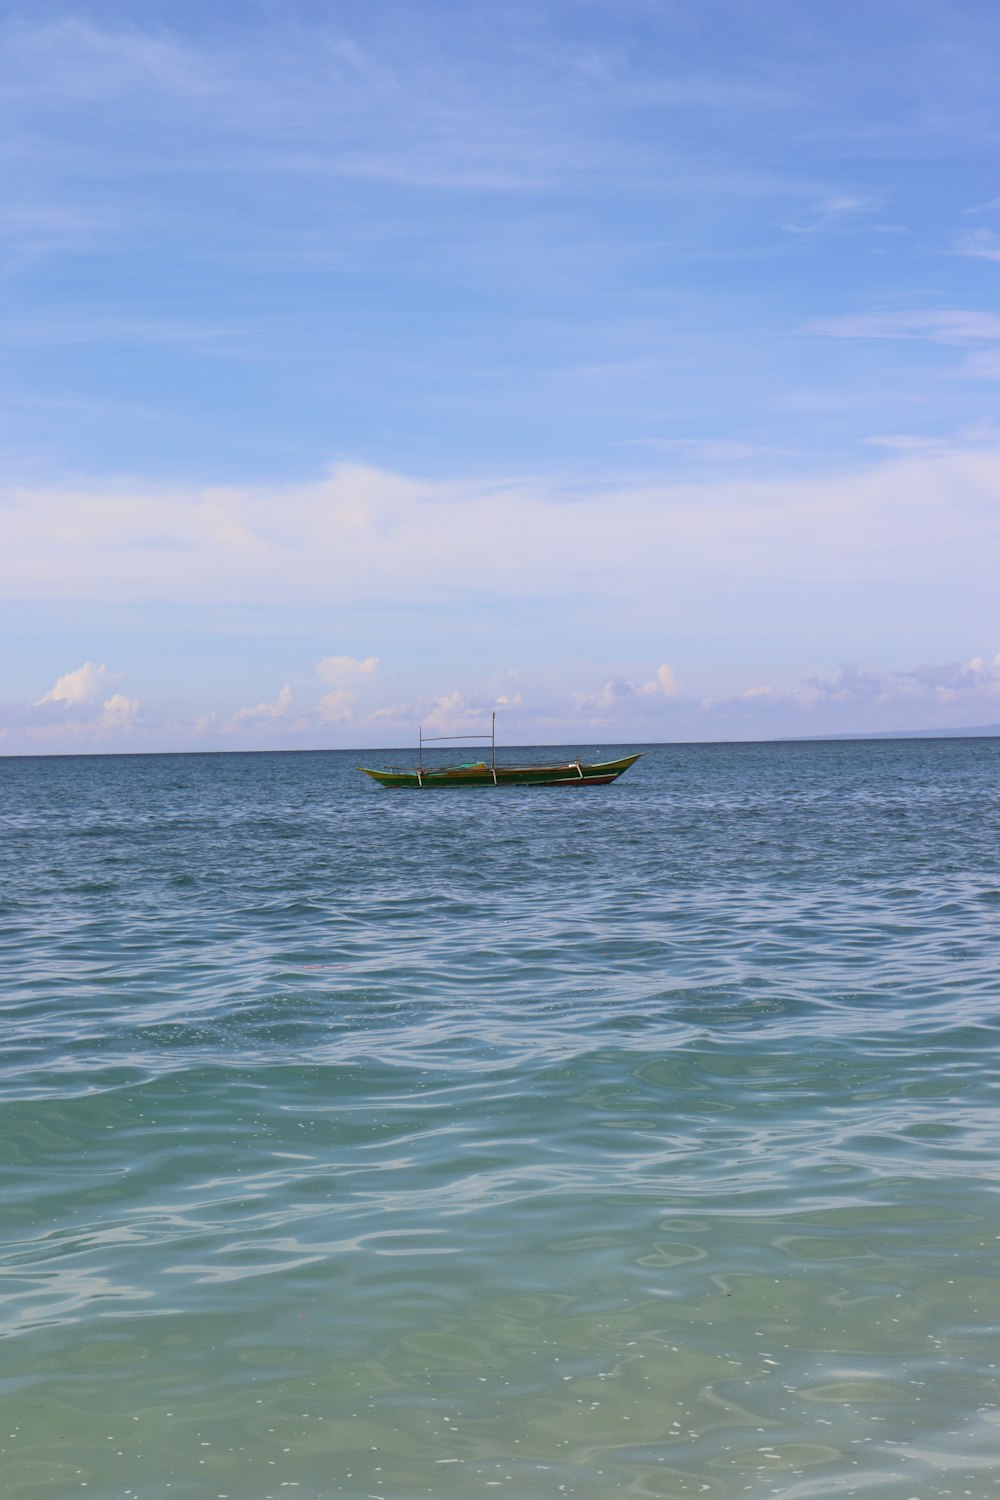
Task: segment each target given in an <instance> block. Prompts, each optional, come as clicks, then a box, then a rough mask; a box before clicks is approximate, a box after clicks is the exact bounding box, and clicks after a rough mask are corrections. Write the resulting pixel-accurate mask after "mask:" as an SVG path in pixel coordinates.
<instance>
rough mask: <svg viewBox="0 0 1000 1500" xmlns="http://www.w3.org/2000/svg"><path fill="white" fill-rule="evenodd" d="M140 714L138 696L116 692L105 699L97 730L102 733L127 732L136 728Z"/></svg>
mask: <svg viewBox="0 0 1000 1500" xmlns="http://www.w3.org/2000/svg"><path fill="white" fill-rule="evenodd" d="M138 715H139V700H138V698H126V696H125V694H124V693H114V694H113V695H112V696H111V697H110V698H107V699H105V701H104V704H103V711H102V713H101V717H100V719H99V720H98V721H97V725H96V728H97V731H98V733H99V734H101V735H112V734H123V733H125V734H127V733H129V732H130V731H131V730H132V729H134V728H135V723H136V719H137V718H138Z"/></svg>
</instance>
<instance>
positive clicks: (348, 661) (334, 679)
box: [316, 656, 378, 687]
mask: <svg viewBox="0 0 1000 1500" xmlns="http://www.w3.org/2000/svg"><path fill="white" fill-rule="evenodd" d="M316 671H317V672H318V673H319V675H320V677H321V678H322V679H323V681H324V682H327V683H329V684H330V686H331V687H336V686H339V685H340V684H341V683H343V682H348V681H353V680H355V679H357V678H358V677H359V676H371V674H372V673H373V672H377V671H378V657H377V656H366V657H365V658H364V660H363V661H361V660H359V659H358V657H356V656H324V657H323V659H322V661H318V662H317V663H316Z"/></svg>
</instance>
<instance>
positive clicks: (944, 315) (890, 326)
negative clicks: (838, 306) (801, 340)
mask: <svg viewBox="0 0 1000 1500" xmlns="http://www.w3.org/2000/svg"><path fill="white" fill-rule="evenodd" d="M808 330H809V332H811V333H821V334H826V335H827V336H828V337H829V338H837V339H929V340H931V341H932V342H933V343H937V344H971V343H979V342H982V341H989V342H995V341H1000V317H998V316H997V314H996V313H988V312H977V311H975V310H968V309H961V308H957V309H941V310H934V311H930V310H928V311H913V312H887V313H857V314H847V315H845V316H843V317H839V318H820V319H817V320H816V321H815V322H812V323H810V324H809V325H808Z"/></svg>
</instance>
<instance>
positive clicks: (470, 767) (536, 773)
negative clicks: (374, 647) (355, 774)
mask: <svg viewBox="0 0 1000 1500" xmlns="http://www.w3.org/2000/svg"><path fill="white" fill-rule="evenodd" d="M443 740H463V741H465V742H466V743H468V741H469V740H489V741H490V759H489V761H486V760H474V761H467V762H465V764H463V765H458V766H435V765H425V763H424V746H425V745H429V744H437V743H440V742H441V741H443ZM641 754H642V752H641V751H639V752H637V753H636V754H635V755H626V756H623V757H622V759H621V760H605V761H590V762H587V761H582V760H581V759H580V757H579V756H577V758H576V760H569V761H561V762H559V763H557V764H555V765H544V766H504V765H500V766H498V765H497V755H496V713H495V712H494V714H493V722H492V727H491V730H490V733H489V734H438V735H430V736H426V735H425V734H424V732H423V728H422V727H421V729H420V734H419V739H418V749H417V764H416V767H415V768H413V769H411V770H405V771H403V770H396V769H394V768H392V767H388V768H386V769H385V770H383V771H376V770H373V769H372V768H371V767H370V766H359V767H358V770H359V771H363V772H364V773H365V775H366V776H370V777H371V779H372V780H373V781H377V782H378V784H379V786H385V787H419V788H421V789H423V788H430V787H449V786H451V787H455V786H469V787H472V786H606V785H607V784H608V782H609V781H617V779H618V777H619V776H621V775H622V773H623V772H625V771H627V770H628V768H629V766H634V765H635V763H636V761H637V760H639V758H640V756H641Z"/></svg>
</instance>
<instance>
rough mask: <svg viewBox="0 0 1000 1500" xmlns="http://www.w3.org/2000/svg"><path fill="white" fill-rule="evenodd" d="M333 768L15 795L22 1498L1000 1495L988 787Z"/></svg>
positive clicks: (835, 769)
mask: <svg viewBox="0 0 1000 1500" xmlns="http://www.w3.org/2000/svg"><path fill="white" fill-rule="evenodd" d="M633 748H637V747H634V746H629V745H624V746H621V747H617V746H615V747H606V748H602V750H601V752H600V758H611V756H612V755H613V754H618V753H621V754H624V753H626V752H628V751H629V750H630V749H633ZM569 749H570V751H571V752H572V753H574V754H575V753H576V752H577V751H578V750H582V751H585V750H586V747H584V746H576V745H574V746H572V747H569ZM549 754H551V752H546V753H545V756H544V757H542V758H547V756H548V755H549ZM392 758H394V757H391V756H389V757H377V758H376V759H375V760H374V761H370V762H366V763H374V764H376V765H378V764H381V763H382V762H383V759H386V760H388V759H392ZM359 759H361V760H363V761H365V756H363V755H359V754H358V753H356V752H352V753H350V754H347V753H316V754H273V755H227V756H209V755H205V756H142V757H105V758H65V759H63V758H60V759H52V760H42V759H37V760H31V759H25V760H7V761H0V788H2V793H3V796H2V804H0V816H2V838H3V845H4V856H5V857H4V860H3V873H2V876H0V880H2V885H0V933H2V944H0V952H2V961H3V985H2V999H0V1026H2V1032H0V1034H2V1038H3V1045H2V1048H0V1164H2V1166H0V1204H2V1214H0V1335H2V1336H3V1341H2V1343H0V1350H2V1362H0V1398H2V1414H3V1420H2V1427H0V1493H2V1494H3V1495H4V1496H5V1497H6V1500H64V1497H67V1496H70V1495H76V1494H77V1493H79V1494H81V1495H84V1496H87V1497H88V1500H112V1497H114V1500H119V1497H137V1500H171V1497H172V1500H177V1497H184V1500H206V1497H227V1500H266V1497H274V1500H281V1497H284V1496H286V1495H287V1496H292V1495H297V1496H300V1497H302V1500H307V1497H313V1500H332V1497H334V1496H336V1497H348V1500H366V1497H382V1500H413V1497H417V1496H426V1495H432V1496H440V1497H444V1500H462V1497H466V1496H480V1495H482V1496H485V1495H486V1494H487V1491H488V1492H489V1494H491V1495H492V1494H493V1492H494V1490H499V1491H500V1492H501V1493H507V1494H509V1495H512V1496H518V1497H542V1496H545V1497H550V1496H551V1497H561V1496H570V1495H575V1496H578V1497H584V1500H586V1497H591V1500H596V1497H598V1496H601V1497H603V1496H607V1495H612V1494H616V1493H619V1492H622V1493H628V1494H630V1495H633V1496H639V1497H658V1500H675V1497H676V1500H681V1497H685V1500H686V1497H689V1496H705V1497H707V1500H742V1497H746V1496H750V1497H752V1500H756V1497H764V1496H781V1497H783V1500H821V1497H823V1500H825V1497H834V1496H837V1497H839V1496H849V1495H859V1496H866V1497H869V1496H870V1497H878V1500H909V1497H919V1500H929V1497H937V1496H956V1497H962V1496H972V1497H974V1500H980V1497H986V1496H993V1495H997V1494H1000V1471H998V1454H1000V1373H998V1372H1000V1275H998V1261H1000V1254H998V1252H1000V1212H998V1210H1000V1200H998V1195H997V1188H998V1180H1000V1169H998V1161H1000V1113H998V1109H997V1105H998V1102H1000V1100H998V1092H1000V1091H998V1082H997V1080H998V1067H997V1063H998V1050H1000V1049H998V1042H1000V1020H998V1017H1000V741H998V740H951V741H896V742H865V743H828V744H785V745H741V746H721V745H720V746H676V747H655V748H651V749H650V750H649V751H648V753H647V754H646V755H645V756H644V758H643V759H642V760H641V761H640V762H639V763H638V764H637V765H636V766H635V767H634V768H633V769H632V770H631V771H630V772H629V773H628V774H627V775H626V776H625V777H624V778H623V779H622V780H621V781H620V782H618V783H616V784H615V785H613V786H610V787H605V788H592V789H586V790H580V791H573V790H569V789H563V788H560V789H550V790H545V789H517V788H511V789H505V790H502V791H497V792H494V791H492V790H491V791H479V792H461V791H458V792H439V793H437V794H432V793H431V794H429V793H419V792H418V793H412V792H386V791H384V790H381V789H379V788H377V787H375V786H374V785H372V784H371V783H369V782H367V781H366V779H365V778H363V777H362V776H361V775H360V774H359V773H358V772H357V770H356V769H355V763H356V761H357V760H359ZM395 759H399V756H398V755H396V756H395Z"/></svg>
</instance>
